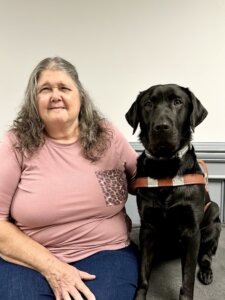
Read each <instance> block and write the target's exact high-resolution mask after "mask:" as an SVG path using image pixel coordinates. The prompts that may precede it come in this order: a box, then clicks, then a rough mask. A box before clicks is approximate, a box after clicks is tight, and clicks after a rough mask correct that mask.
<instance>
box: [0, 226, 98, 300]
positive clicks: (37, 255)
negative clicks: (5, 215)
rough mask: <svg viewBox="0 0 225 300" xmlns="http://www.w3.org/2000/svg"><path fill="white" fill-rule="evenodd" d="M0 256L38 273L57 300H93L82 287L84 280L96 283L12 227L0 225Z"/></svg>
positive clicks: (85, 287)
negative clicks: (45, 280)
mask: <svg viewBox="0 0 225 300" xmlns="http://www.w3.org/2000/svg"><path fill="white" fill-rule="evenodd" d="M0 254H1V256H2V258H3V259H5V260H6V261H9V262H12V263H17V264H20V265H23V266H27V267H29V268H32V269H34V270H37V271H39V272H40V273H41V274H42V275H43V276H44V277H45V278H46V279H47V281H48V283H49V284H50V286H51V288H52V290H53V292H54V295H55V297H56V300H62V299H63V300H69V299H72V298H71V297H73V298H74V299H78V300H81V299H83V298H82V296H81V294H83V295H84V296H85V297H86V298H87V299H88V300H95V296H94V295H93V294H92V293H91V291H90V290H89V289H88V287H87V286H86V285H85V284H84V283H83V279H85V280H92V279H95V276H94V275H91V274H88V273H86V272H82V271H79V270H77V269H76V268H74V267H73V266H70V265H69V264H67V263H64V262H62V261H60V260H59V259H57V258H56V257H55V256H54V255H53V254H52V253H51V252H50V251H48V250H47V249H46V248H45V247H43V246H42V245H41V244H39V243H37V242H36V241H34V240H32V239H31V238H30V237H28V236H26V235H25V234H24V233H23V232H21V231H20V230H19V229H18V228H17V227H16V226H15V225H14V224H12V223H10V222H8V221H0Z"/></svg>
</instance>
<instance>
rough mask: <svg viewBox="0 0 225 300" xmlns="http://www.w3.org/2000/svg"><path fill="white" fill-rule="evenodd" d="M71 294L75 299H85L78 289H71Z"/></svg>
mask: <svg viewBox="0 0 225 300" xmlns="http://www.w3.org/2000/svg"><path fill="white" fill-rule="evenodd" d="M70 295H71V296H72V297H73V299H74V300H83V299H84V298H82V296H81V294H80V293H79V292H78V290H77V289H73V290H71V291H70ZM69 299H71V298H69ZM64 300H67V299H64ZM88 300H89V299H88Z"/></svg>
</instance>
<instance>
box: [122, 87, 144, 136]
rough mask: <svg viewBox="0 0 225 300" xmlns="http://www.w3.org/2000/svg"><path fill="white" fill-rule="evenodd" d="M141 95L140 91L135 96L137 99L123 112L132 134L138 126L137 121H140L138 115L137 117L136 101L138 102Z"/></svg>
mask: <svg viewBox="0 0 225 300" xmlns="http://www.w3.org/2000/svg"><path fill="white" fill-rule="evenodd" d="M142 95H143V92H140V94H139V95H138V96H137V99H136V100H135V101H134V103H133V104H132V105H131V107H130V109H129V110H128V112H127V113H126V114H125V118H126V120H127V122H128V124H129V125H130V126H131V127H132V128H133V134H134V133H135V131H136V129H137V127H138V124H139V121H140V120H139V117H138V103H139V101H140V98H141V97H142Z"/></svg>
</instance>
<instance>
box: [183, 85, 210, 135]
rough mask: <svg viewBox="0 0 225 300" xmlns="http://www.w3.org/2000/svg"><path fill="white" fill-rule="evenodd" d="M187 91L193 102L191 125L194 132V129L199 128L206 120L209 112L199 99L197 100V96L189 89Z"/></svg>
mask: <svg viewBox="0 0 225 300" xmlns="http://www.w3.org/2000/svg"><path fill="white" fill-rule="evenodd" d="M187 91H188V94H189V97H190V99H191V102H192V112H191V115H190V124H191V128H192V130H193V131H194V128H195V127H197V126H198V125H199V124H200V123H201V122H202V121H203V120H204V119H205V118H206V116H207V114H208V112H207V110H206V109H205V107H204V106H203V105H202V104H201V102H200V101H199V100H198V98H196V97H195V95H194V94H193V93H192V92H191V91H190V90H189V89H187Z"/></svg>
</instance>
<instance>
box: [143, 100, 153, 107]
mask: <svg viewBox="0 0 225 300" xmlns="http://www.w3.org/2000/svg"><path fill="white" fill-rule="evenodd" d="M144 106H145V107H146V108H152V107H153V103H152V101H151V100H146V101H145V102H144Z"/></svg>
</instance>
